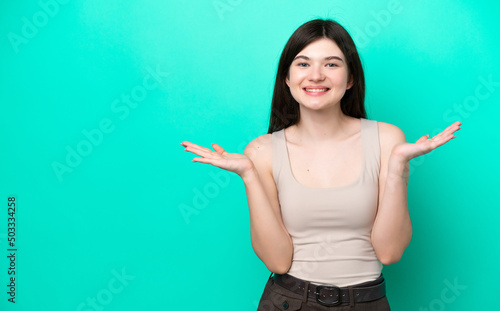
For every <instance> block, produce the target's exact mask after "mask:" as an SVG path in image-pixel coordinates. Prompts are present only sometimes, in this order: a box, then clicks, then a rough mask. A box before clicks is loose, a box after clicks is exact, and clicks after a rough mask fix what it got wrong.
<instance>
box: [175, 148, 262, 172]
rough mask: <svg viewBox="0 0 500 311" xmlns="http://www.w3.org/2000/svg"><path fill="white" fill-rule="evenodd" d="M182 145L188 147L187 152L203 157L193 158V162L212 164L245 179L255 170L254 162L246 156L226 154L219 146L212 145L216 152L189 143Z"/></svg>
mask: <svg viewBox="0 0 500 311" xmlns="http://www.w3.org/2000/svg"><path fill="white" fill-rule="evenodd" d="M181 145H182V146H184V147H186V149H184V150H185V151H189V152H192V153H194V154H197V155H199V156H201V158H193V160H192V162H201V163H207V164H211V165H213V166H217V167H220V168H222V169H225V170H227V171H230V172H234V173H236V174H238V175H240V177H243V176H244V175H245V174H246V173H248V172H250V171H251V170H252V169H253V168H254V166H253V162H252V160H250V159H249V158H248V157H247V156H246V155H244V154H239V153H229V152H226V151H225V150H224V149H223V148H222V147H221V146H219V145H217V144H212V147H213V148H214V150H215V151H212V150H210V149H208V148H205V147H202V146H199V145H196V144H193V143H191V142H188V141H183V142H182V143H181Z"/></svg>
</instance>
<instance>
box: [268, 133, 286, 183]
mask: <svg viewBox="0 0 500 311" xmlns="http://www.w3.org/2000/svg"><path fill="white" fill-rule="evenodd" d="M271 135H272V136H271V141H272V148H273V155H272V165H273V178H274V181H275V182H276V183H277V184H278V183H279V177H280V175H281V171H282V169H283V165H284V163H286V160H287V159H286V158H285V157H286V154H285V152H286V142H285V136H284V135H285V129H282V130H279V131H276V132H273V133H272V134H271Z"/></svg>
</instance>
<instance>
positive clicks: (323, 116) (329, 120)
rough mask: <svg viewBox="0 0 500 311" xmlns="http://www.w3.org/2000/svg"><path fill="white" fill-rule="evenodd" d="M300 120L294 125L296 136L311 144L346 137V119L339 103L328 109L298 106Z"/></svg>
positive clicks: (336, 140) (347, 119)
mask: <svg viewBox="0 0 500 311" xmlns="http://www.w3.org/2000/svg"><path fill="white" fill-rule="evenodd" d="M300 108H301V110H300V120H299V121H298V122H297V124H296V126H295V132H296V137H297V138H298V139H299V140H300V141H302V142H308V143H312V144H321V143H331V142H338V141H341V140H343V139H344V138H346V137H348V136H349V135H350V134H349V133H348V130H349V129H348V126H347V125H348V121H349V120H350V119H352V117H349V116H346V115H345V114H343V113H342V110H341V109H340V103H338V104H337V105H335V106H333V107H331V109H329V110H311V109H302V108H303V107H300Z"/></svg>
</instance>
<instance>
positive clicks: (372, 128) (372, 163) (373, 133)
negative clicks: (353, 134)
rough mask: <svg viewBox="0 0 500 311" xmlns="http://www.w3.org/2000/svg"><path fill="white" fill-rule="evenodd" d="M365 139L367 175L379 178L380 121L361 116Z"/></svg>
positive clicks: (364, 155) (364, 150)
mask: <svg viewBox="0 0 500 311" xmlns="http://www.w3.org/2000/svg"><path fill="white" fill-rule="evenodd" d="M361 130H362V139H363V157H364V159H365V165H366V166H365V172H364V174H365V175H366V176H369V177H370V178H372V179H377V180H378V176H379V172H380V140H379V135H378V122H377V121H375V120H368V119H365V118H361Z"/></svg>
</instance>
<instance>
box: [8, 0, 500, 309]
mask: <svg viewBox="0 0 500 311" xmlns="http://www.w3.org/2000/svg"><path fill="white" fill-rule="evenodd" d="M0 12H1V13H0V51H1V57H0V68H1V71H0V103H1V106H0V107H1V108H0V109H1V110H0V129H1V132H0V133H1V134H0V146H1V147H0V148H1V149H0V157H1V158H0V206H3V207H2V208H0V215H1V216H0V285H1V287H0V288H2V290H1V291H0V309H1V310H23V311H32V310H51V311H54V310H82V311H87V310H255V309H256V306H257V303H258V300H259V299H260V295H261V294H262V290H263V288H264V285H265V282H266V280H267V278H268V276H269V272H268V271H267V269H266V267H265V266H264V264H263V263H262V262H261V261H260V260H259V259H258V258H257V257H256V255H255V254H254V252H253V250H252V246H251V242H250V229H249V214H248V205H247V201H246V195H245V190H244V185H243V183H242V181H241V179H240V178H239V177H238V176H237V175H236V174H234V173H229V172H226V171H223V170H221V169H219V168H217V167H214V166H211V165H207V164H203V163H192V162H191V159H192V158H193V157H194V156H195V155H194V154H192V153H187V152H185V151H184V150H183V149H184V148H183V147H182V146H181V145H180V143H181V142H182V141H184V140H187V141H191V142H193V143H196V144H199V145H202V146H206V147H210V143H218V144H220V145H221V146H222V147H223V148H225V149H226V150H227V151H229V152H238V153H242V152H243V149H244V147H245V146H246V144H248V142H250V141H251V140H252V139H254V138H255V137H257V136H259V135H262V134H266V133H267V128H268V122H269V112H270V103H271V94H272V90H273V82H274V78H275V73H276V68H277V62H278V59H279V56H280V53H281V51H282V49H283V47H284V45H285V43H286V41H287V40H288V38H289V37H290V35H291V34H292V32H293V31H294V30H295V29H296V28H297V27H298V26H300V25H301V24H302V23H304V22H306V21H308V20H310V19H313V18H333V19H335V20H337V21H339V22H340V23H341V24H342V25H344V26H345V27H346V29H348V30H349V31H350V32H351V34H352V36H353V38H354V39H355V41H356V43H357V44H358V49H359V51H360V54H361V57H362V61H363V64H364V68H365V74H366V81H367V94H366V108H367V112H368V118H369V119H374V120H377V121H382V122H388V123H391V124H395V125H397V126H398V127H400V128H401V129H402V130H403V131H404V132H405V134H406V138H407V140H408V141H409V142H415V141H416V140H417V139H418V138H419V137H420V136H422V135H425V134H431V135H435V134H437V133H438V132H440V131H441V130H442V129H444V128H445V127H447V126H448V125H449V124H451V123H452V122H454V121H457V120H459V121H461V122H462V123H463V126H462V130H460V131H459V132H457V138H456V139H454V140H452V141H451V142H449V143H447V144H446V145H444V146H442V147H440V148H439V149H438V150H435V151H433V152H431V153H430V154H427V155H424V156H422V157H419V158H417V159H414V160H412V161H411V162H410V164H411V167H410V174H411V176H410V181H409V190H408V199H409V207H410V214H411V217H412V221H413V229H414V234H413V239H412V242H411V244H410V246H409V247H408V248H407V250H406V251H405V253H404V255H403V258H402V259H401V261H399V262H398V263H396V264H393V265H390V266H385V267H384V269H383V273H384V276H385V277H386V279H387V291H388V294H387V296H388V298H389V301H390V303H391V307H392V309H393V310H470V309H474V310H477V309H482V310H492V308H491V307H492V306H494V305H496V303H495V302H494V301H496V294H495V292H496V291H497V290H498V289H499V285H498V280H496V278H497V277H498V276H499V275H500V269H499V266H498V257H499V255H500V247H499V234H498V230H497V229H496V228H497V223H498V218H499V216H500V212H499V204H498V202H499V199H500V195H499V191H498V181H497V177H498V175H499V173H500V172H499V165H498V162H497V159H498V152H499V147H498V145H499V143H500V142H499V139H498V136H497V134H496V133H494V130H495V127H494V119H497V118H495V116H498V114H499V105H498V104H499V98H500V96H499V94H500V70H499V69H498V68H499V67H500V66H499V65H500V64H499V60H498V55H499V52H500V44H499V43H498V41H497V38H498V32H499V30H500V22H499V21H498V12H500V4H499V3H498V2H497V1H456V0H454V1H452V0H445V1H431V0H421V1H401V2H395V1H368V0H363V1H362V0H357V1H337V0H335V1H334V0H328V1H321V0H318V1H314V3H307V2H305V1H264V0H254V1H248V0H220V1H168V2H167V1H158V0H155V1H95V0H92V1H68V0H65V1H64V3H63V1H61V2H54V1H53V0H42V1H40V2H37V1H3V2H2V3H1V4H0ZM152 72H153V73H154V74H152ZM488 81H489V82H488ZM127 100H128V103H127ZM75 152H76V153H75ZM78 152H80V155H78V154H77V153H78ZM200 193H201V194H200ZM9 196H15V197H16V203H17V209H16V229H17V230H16V239H17V240H16V245H15V247H16V248H17V252H16V262H15V263H16V303H15V304H12V303H9V302H8V301H7V299H8V298H9V296H8V295H7V290H8V284H9V279H8V278H9V276H8V274H7V271H8V267H9V262H10V261H9V259H8V258H7V255H8V254H9V252H8V251H7V248H8V245H7V218H8V215H7V200H8V197H9ZM1 202H3V203H1ZM186 212H189V214H186ZM495 263H496V264H495ZM453 283H457V284H458V285H459V287H458V288H459V289H458V290H457V289H455V290H453V289H450V284H453ZM236 289H237V290H236ZM92 300H94V301H95V306H96V307H91V304H90V302H89V301H92ZM221 301H222V303H221Z"/></svg>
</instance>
